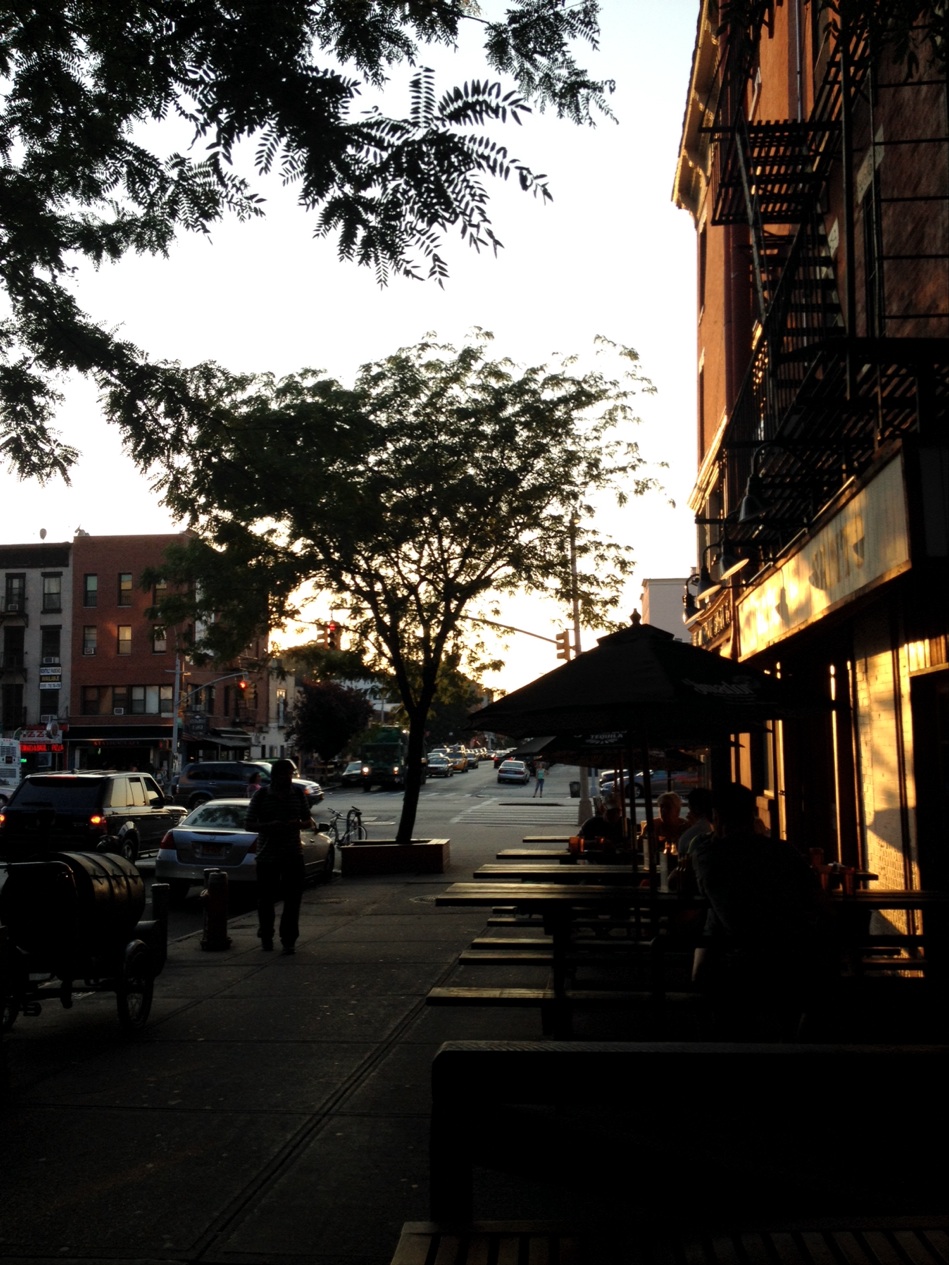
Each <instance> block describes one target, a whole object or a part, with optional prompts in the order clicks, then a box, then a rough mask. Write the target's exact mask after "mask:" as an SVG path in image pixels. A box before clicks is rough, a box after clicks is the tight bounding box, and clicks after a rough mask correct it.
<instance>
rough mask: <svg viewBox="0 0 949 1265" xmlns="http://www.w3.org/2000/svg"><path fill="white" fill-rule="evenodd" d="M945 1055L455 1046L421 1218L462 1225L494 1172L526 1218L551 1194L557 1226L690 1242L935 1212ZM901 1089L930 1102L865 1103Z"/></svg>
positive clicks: (434, 1126) (442, 1062)
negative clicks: (713, 1234) (759, 1228)
mask: <svg viewBox="0 0 949 1265" xmlns="http://www.w3.org/2000/svg"><path fill="white" fill-rule="evenodd" d="M947 1054H949V1047H947V1046H945V1045H938V1046H936V1045H926V1046H893V1045H882V1044H881V1045H870V1046H858V1045H777V1044H769V1045H752V1044H733V1043H731V1044H730V1043H725V1042H714V1043H702V1042H641V1043H630V1042H622V1041H608V1042H586V1041H499V1042H491V1041H458V1042H448V1043H446V1044H445V1045H443V1046H441V1047H440V1049H439V1051H438V1053H437V1054H436V1056H435V1058H434V1060H433V1063H432V1115H431V1134H430V1149H431V1168H430V1174H431V1176H430V1183H431V1185H430V1196H431V1203H430V1213H431V1218H432V1221H433V1222H435V1223H437V1224H452V1225H455V1226H459V1225H464V1226H467V1225H470V1224H472V1222H473V1221H474V1220H475V1214H477V1216H478V1217H479V1218H480V1217H484V1216H490V1215H491V1209H490V1208H481V1207H479V1208H477V1209H476V1208H475V1206H474V1196H475V1182H474V1174H475V1171H476V1170H488V1171H493V1172H495V1173H498V1174H504V1177H503V1189H504V1190H505V1192H511V1193H512V1201H516V1206H518V1207H519V1208H521V1207H522V1208H523V1215H525V1216H526V1217H530V1216H531V1215H532V1214H534V1215H537V1214H538V1212H539V1215H541V1216H544V1215H547V1216H549V1215H551V1214H550V1213H549V1212H548V1211H547V1209H546V1207H545V1208H539V1204H540V1201H541V1196H542V1194H543V1193H544V1192H545V1191H548V1192H550V1196H551V1197H550V1201H549V1202H551V1203H552V1204H553V1205H554V1206H555V1207H556V1208H557V1212H556V1213H554V1214H553V1215H556V1216H560V1215H563V1216H564V1217H566V1218H569V1220H570V1221H571V1223H572V1224H574V1225H577V1224H578V1220H579V1214H580V1213H589V1216H590V1218H591V1219H594V1220H595V1221H596V1223H597V1224H599V1223H600V1222H601V1221H602V1216H603V1215H606V1216H607V1217H612V1218H613V1219H618V1221H619V1223H620V1224H621V1225H622V1224H625V1225H626V1227H627V1229H628V1228H629V1225H630V1224H631V1223H632V1222H633V1221H634V1220H635V1219H636V1218H640V1219H641V1223H643V1222H645V1221H646V1220H650V1219H651V1222H652V1224H653V1226H656V1227H661V1228H664V1229H666V1228H669V1227H671V1228H673V1229H675V1230H682V1232H683V1233H687V1232H691V1231H693V1230H695V1231H699V1230H707V1229H708V1228H709V1227H710V1226H728V1225H730V1224H738V1225H742V1224H744V1225H747V1224H748V1223H749V1221H750V1219H751V1218H753V1219H754V1220H755V1221H756V1222H757V1223H758V1224H759V1225H765V1226H770V1227H771V1228H776V1227H781V1228H783V1229H788V1228H789V1227H790V1225H791V1224H792V1223H796V1224H801V1225H805V1226H806V1225H808V1224H810V1225H812V1226H813V1225H816V1224H817V1222H818V1221H819V1220H820V1219H822V1218H833V1219H835V1221H836V1223H837V1224H838V1225H840V1224H841V1222H842V1220H843V1219H846V1218H848V1217H849V1218H856V1219H861V1218H868V1217H893V1218H903V1219H904V1221H906V1219H907V1218H911V1217H914V1216H928V1215H929V1214H930V1213H931V1212H932V1211H933V1210H938V1211H939V1212H940V1213H941V1212H942V1210H943V1209H944V1207H945V1180H944V1172H943V1168H942V1165H941V1163H940V1162H939V1160H938V1147H939V1145H940V1143H941V1139H942V1138H943V1137H944V1136H945V1131H946V1127H947V1125H949V1111H947V1101H949V1096H947V1092H946V1087H945V1081H944V1078H943V1077H942V1075H941V1068H942V1066H944V1063H945V1059H946V1056H947ZM909 1085H923V1086H925V1101H924V1103H922V1104H917V1106H916V1107H915V1108H911V1109H908V1110H899V1109H895V1110H882V1111H881V1110H878V1109H875V1107H874V1104H876V1103H877V1102H878V1101H879V1096H880V1093H881V1089H882V1088H883V1087H886V1086H894V1087H899V1086H903V1087H906V1086H909ZM897 1092H898V1091H897ZM684 1153H687V1154H688V1158H689V1165H690V1166H691V1170H692V1171H693V1172H695V1173H697V1174H698V1173H700V1174H701V1180H698V1179H697V1180H696V1181H694V1182H692V1183H691V1185H690V1188H689V1195H688V1198H687V1199H685V1198H683V1192H682V1184H681V1181H680V1180H679V1179H678V1178H676V1177H675V1174H677V1173H678V1172H679V1171H680V1168H679V1166H680V1165H681V1163H682V1158H683V1154H684ZM644 1156H646V1157H648V1163H647V1164H644V1163H643V1157H644ZM519 1182H526V1183H527V1186H526V1187H525V1188H524V1190H523V1191H522V1190H521V1187H520V1186H519V1185H518V1183H519ZM531 1191H533V1192H535V1193H534V1194H530V1193H529V1192H531ZM604 1209H605V1210H606V1213H605V1214H604V1213H603V1210H604ZM611 1210H612V1211H611ZM906 1223H907V1224H909V1222H908V1221H907V1222H906ZM943 1224H944V1223H943ZM941 1242H942V1243H943V1244H945V1242H946V1240H945V1238H944V1237H943V1238H942V1240H941ZM432 1259H435V1258H432ZM438 1259H441V1258H438ZM449 1259H452V1260H453V1259H454V1258H449ZM525 1259H526V1258H525ZM627 1259H628V1260H632V1259H634V1258H633V1257H629V1258H627ZM684 1259H685V1258H684ZM698 1259H700V1260H701V1259H705V1258H703V1257H699V1258H698ZM722 1259H729V1260H730V1259H740V1260H744V1259H746V1258H745V1257H744V1256H739V1257H737V1258H732V1257H723V1258H722ZM747 1259H751V1260H755V1259H758V1258H757V1257H755V1256H752V1257H750V1258H747ZM762 1259H765V1258H762ZM767 1259H771V1258H770V1257H768V1258H767ZM774 1259H775V1260H781V1261H782V1262H784V1261H786V1260H788V1259H791V1258H789V1257H787V1256H785V1255H784V1254H782V1253H781V1252H779V1253H778V1254H777V1256H776V1257H774ZM826 1259H827V1260H834V1259H836V1258H835V1257H833V1256H830V1257H827V1258H826ZM855 1259H857V1258H855ZM859 1259H863V1258H859ZM888 1259H892V1260H894V1261H897V1260H898V1261H900V1262H902V1265H905V1261H904V1260H903V1257H901V1256H899V1254H896V1255H891V1256H889V1257H881V1258H880V1260H881V1261H882V1260H888ZM924 1259H925V1260H926V1261H927V1265H934V1262H935V1261H936V1260H939V1259H940V1258H939V1257H938V1256H930V1257H926V1258H924ZM941 1259H942V1260H943V1261H944V1260H946V1259H949V1258H947V1257H945V1256H943V1257H942V1258H941Z"/></svg>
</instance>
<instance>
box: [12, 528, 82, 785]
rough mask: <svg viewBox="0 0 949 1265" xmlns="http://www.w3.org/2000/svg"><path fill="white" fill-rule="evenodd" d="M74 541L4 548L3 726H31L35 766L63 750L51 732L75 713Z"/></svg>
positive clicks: (48, 762) (51, 760)
mask: <svg viewBox="0 0 949 1265" xmlns="http://www.w3.org/2000/svg"><path fill="white" fill-rule="evenodd" d="M70 567H71V562H70V545H69V543H68V542H65V543H59V544H54V543H53V542H50V543H46V542H45V541H44V542H41V543H39V544H22V545H0V728H2V730H3V733H4V734H8V735H9V734H12V733H13V732H14V731H17V730H21V729H24V728H26V729H28V730H29V731H30V735H29V738H30V739H31V741H29V743H28V745H29V746H30V747H32V748H35V750H31V751H30V752H29V753H28V754H29V755H30V756H32V757H35V758H34V759H33V760H31V761H30V763H31V764H32V765H33V766H35V767H51V765H52V763H54V761H55V759H57V758H58V757H59V755H60V753H61V751H62V746H61V743H60V742H59V741H58V735H56V736H55V740H53V737H52V736H51V735H47V734H46V732H45V730H46V729H47V727H49V728H50V730H51V731H52V730H53V729H54V727H55V726H56V725H57V722H58V721H59V719H60V718H61V717H62V716H63V714H64V712H66V711H67V710H68V702H69V689H70V663H71V633H72V629H71V625H70V621H69V607H70V592H71V584H72V580H71V569H70Z"/></svg>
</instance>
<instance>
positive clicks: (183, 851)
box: [155, 799, 336, 900]
mask: <svg viewBox="0 0 949 1265" xmlns="http://www.w3.org/2000/svg"><path fill="white" fill-rule="evenodd" d="M246 817H247V800H246V799H211V800H207V801H206V802H205V803H203V804H199V805H198V807H197V808H195V809H194V810H193V811H192V812H190V813H189V814H188V815H187V817H185V819H184V821H182V822H180V823H179V824H178V825H177V826H174V827H173V828H172V829H171V830H169V831H168V832H167V833H166V834H165V836H164V838H163V839H162V840H161V846H160V847H159V849H158V856H157V857H156V859H155V879H156V881H157V882H159V883H167V884H168V885H169V887H170V888H171V894H172V896H173V897H174V898H175V899H176V900H182V899H183V898H184V897H185V896H186V895H187V894H188V890H189V888H191V887H192V886H193V885H194V884H195V883H203V882H204V871H205V870H207V869H210V868H211V867H213V868H214V869H218V870H224V872H225V873H226V874H227V877H228V881H229V882H231V883H255V882H256V881H257V834H256V833H255V832H254V831H253V830H245V829H244V820H245V818H246ZM301 838H302V841H303V864H304V866H305V868H306V876H307V878H308V879H320V880H322V881H324V882H329V880H330V879H331V878H332V877H333V868H334V866H335V864H336V848H335V846H334V844H333V841H332V839H330V837H329V835H325V834H323V833H322V831H319V830H317V829H316V828H315V827H314V829H312V830H304V831H302V833H301Z"/></svg>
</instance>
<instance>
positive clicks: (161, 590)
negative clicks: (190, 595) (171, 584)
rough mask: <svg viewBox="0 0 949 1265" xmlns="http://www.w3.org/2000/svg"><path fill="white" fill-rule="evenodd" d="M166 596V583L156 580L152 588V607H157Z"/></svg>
mask: <svg viewBox="0 0 949 1265" xmlns="http://www.w3.org/2000/svg"><path fill="white" fill-rule="evenodd" d="M167 596H168V581H167V580H165V579H161V578H159V579H157V580H156V581H155V583H154V585H153V587H152V605H153V606H159V605H160V604H161V603H162V602H163V601H164V600H165V598H166V597H167Z"/></svg>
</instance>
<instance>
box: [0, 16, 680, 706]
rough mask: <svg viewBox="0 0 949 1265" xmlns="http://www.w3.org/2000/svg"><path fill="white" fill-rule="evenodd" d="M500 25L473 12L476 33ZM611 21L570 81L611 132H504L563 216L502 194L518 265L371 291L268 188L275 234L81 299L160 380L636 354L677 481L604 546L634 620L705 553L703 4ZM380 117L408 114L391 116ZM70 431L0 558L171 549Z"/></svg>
mask: <svg viewBox="0 0 949 1265" xmlns="http://www.w3.org/2000/svg"><path fill="white" fill-rule="evenodd" d="M501 8H502V4H501V2H500V0H482V11H483V12H484V13H485V14H491V13H492V12H494V11H496V10H500V9H501ZM601 8H602V21H601V25H602V45H601V50H600V52H599V53H598V54H595V55H593V54H591V55H589V56H587V55H586V52H585V51H581V53H580V54H579V60H580V61H581V64H585V65H586V66H587V68H588V69H589V70H590V71H591V73H592V74H593V75H594V76H596V77H600V78H606V77H610V78H614V79H615V80H616V83H617V90H616V93H615V95H614V97H613V98H612V106H613V109H614V111H615V113H616V115H617V117H618V119H619V124H618V125H616V124H613V123H611V122H610V121H608V120H606V121H603V122H601V123H600V124H599V125H598V126H597V128H596V129H595V130H590V129H579V128H575V127H573V126H572V125H570V124H568V123H561V122H558V121H557V120H556V119H555V118H553V117H552V116H550V115H534V116H532V117H531V118H529V120H528V121H527V122H526V123H525V125H524V126H523V127H520V128H518V127H516V126H511V125H508V127H507V128H506V129H504V133H503V136H502V139H503V141H504V143H505V144H506V145H507V146H508V149H509V151H510V152H511V154H512V155H514V156H516V157H518V158H520V159H521V160H523V161H524V162H525V163H526V164H527V165H528V166H529V167H531V168H532V169H533V170H534V171H535V172H544V173H546V174H547V175H548V177H549V180H550V187H551V190H552V192H553V196H554V201H553V202H552V203H547V204H546V205H544V204H542V203H541V202H539V201H536V200H534V199H532V198H530V197H528V196H526V195H524V194H523V193H521V192H520V190H519V189H518V188H516V187H515V186H512V187H510V188H509V187H507V186H506V185H503V186H502V185H496V184H495V185H491V186H489V192H490V195H491V201H492V207H491V216H492V223H493V227H494V230H495V232H496V234H497V236H498V237H499V238H500V240H501V241H502V242H503V243H504V247H505V249H504V250H503V251H502V252H500V254H499V255H498V256H497V257H494V256H492V255H490V254H482V255H478V254H476V253H475V252H473V251H471V250H469V249H468V248H467V247H465V246H463V245H462V244H461V243H459V242H456V241H452V242H450V243H449V249H448V261H449V266H450V269H451V277H450V279H449V281H448V283H447V285H446V287H445V289H444V290H439V289H438V288H437V287H436V286H434V285H431V284H428V283H419V282H409V281H401V280H397V281H394V282H392V283H391V284H390V286H389V287H388V289H386V290H379V289H378V288H377V287H376V285H375V282H374V280H373V277H372V275H371V273H370V272H368V271H367V270H365V269H357V268H356V267H355V266H354V265H350V264H342V263H339V262H337V260H336V257H335V249H334V245H333V243H332V242H331V241H315V240H314V239H313V238H312V237H311V229H310V226H309V224H308V221H307V218H306V216H305V215H304V213H303V212H302V211H299V210H297V209H296V206H295V203H294V201H293V197H292V192H291V193H290V194H289V195H288V193H286V192H284V191H283V190H281V188H280V187H279V185H277V186H276V187H266V188H265V189H264V190H263V191H264V192H265V194H266V196H267V199H268V205H269V206H270V208H271V209H270V213H269V215H268V217H267V219H265V220H263V221H260V222H256V223H252V224H243V225H241V224H237V223H228V224H223V225H221V226H219V227H218V228H216V229H215V230H214V232H213V233H212V235H211V237H210V238H206V237H205V238H199V237H195V236H191V237H185V236H182V238H181V239H180V241H179V243H178V245H177V246H176V247H175V249H174V251H173V253H172V255H171V257H170V258H169V259H167V260H161V259H144V260H141V259H127V260H123V261H122V262H121V263H119V264H117V265H114V266H109V267H106V268H104V269H103V270H102V271H101V272H100V273H98V274H92V273H83V274H82V275H81V276H80V277H79V279H78V280H77V290H76V293H77V298H78V301H79V303H80V306H82V307H84V308H85V309H86V310H87V311H89V312H90V313H92V314H93V315H95V316H97V317H99V318H101V319H104V320H106V321H107V322H108V323H109V324H110V325H116V326H119V327H120V329H121V332H122V334H123V335H124V336H126V337H128V338H129V339H130V340H131V341H133V342H135V343H137V344H139V345H140V346H142V347H144V348H146V349H147V350H148V352H149V353H150V355H151V356H152V357H153V358H156V359H163V358H167V359H176V360H180V361H182V362H184V363H188V364H193V363H196V362H198V361H202V360H208V359H213V360H217V361H219V362H220V363H222V364H224V365H226V366H227V367H229V368H231V369H234V370H243V371H248V370H250V371H254V370H272V371H274V372H275V373H278V374H281V373H288V372H292V371H294V370H296V369H299V368H301V367H303V366H305V365H309V366H314V367H316V368H320V369H323V370H325V371H326V372H328V373H329V374H331V375H332V376H334V377H337V378H339V379H341V380H342V381H344V382H346V381H350V380H351V379H352V377H353V375H354V371H355V370H356V368H357V366H358V365H360V364H363V363H365V362H367V361H370V360H375V359H379V358H381V357H383V356H385V355H387V354H388V353H389V352H391V351H393V350H395V349H396V348H397V347H399V346H404V345H407V344H410V343H413V342H416V341H418V340H419V339H421V338H422V336H423V335H424V334H425V333H426V332H428V331H430V330H433V331H436V332H437V333H438V335H439V336H440V337H442V338H445V339H449V340H451V341H455V342H457V341H459V340H461V339H463V338H464V336H465V333H466V331H468V330H470V329H471V328H472V327H474V326H480V327H482V328H484V329H488V330H491V331H492V332H493V334H494V335H495V342H494V345H493V349H492V354H494V355H496V356H498V357H501V356H509V357H511V358H512V359H513V360H515V361H517V362H519V363H524V364H527V363H538V362H541V361H543V360H546V359H547V358H548V357H549V356H550V355H551V353H553V352H564V353H576V354H578V355H579V356H580V357H581V361H583V360H585V359H586V357H587V354H588V353H592V345H593V339H594V337H595V336H596V335H597V334H603V335H605V336H606V337H608V338H610V339H613V340H614V341H616V342H619V343H624V344H628V345H630V346H633V347H635V348H636V350H637V351H638V352H639V354H640V357H641V361H642V366H643V369H644V371H645V373H646V374H647V375H648V376H649V377H650V378H651V379H652V381H653V382H654V383H655V385H656V387H657V389H658V393H657V395H656V396H655V397H644V398H643V401H642V407H641V409H640V413H641V416H642V417H643V419H644V420H643V425H642V426H641V427H640V428H639V433H638V435H637V438H638V441H639V443H640V447H641V449H642V451H643V453H644V454H645V455H646V456H647V457H648V458H649V459H650V460H653V461H657V462H658V461H665V462H667V463H668V464H669V467H670V468H669V470H668V471H666V472H664V478H665V481H666V486H667V488H668V493H669V495H670V496H671V497H673V498H674V499H675V501H676V502H677V506H678V508H677V509H676V510H672V509H670V508H669V507H668V506H667V504H666V501H665V499H664V498H663V497H660V496H654V497H650V498H648V500H640V501H637V502H635V503H634V504H633V505H632V506H631V507H629V508H627V509H625V510H624V511H622V513H619V514H617V515H615V517H614V516H613V515H611V517H610V526H609V530H610V531H611V533H612V534H613V535H615V536H617V537H621V538H623V539H625V540H627V541H628V542H631V543H632V545H633V547H634V550H635V555H636V575H635V579H634V581H633V582H632V584H631V585H630V589H629V601H628V603H627V606H628V610H624V611H623V614H624V615H625V614H628V613H629V610H631V609H632V607H633V606H634V605H638V601H639V592H640V588H641V584H642V580H643V579H646V578H650V577H668V576H676V575H681V576H684V575H686V574H687V573H688V570H689V566H690V562H691V559H692V556H693V552H694V529H693V527H692V524H691V515H690V514H689V512H688V510H687V509H686V507H685V498H686V496H687V495H688V491H689V489H690V488H691V485H692V481H693V479H694V475H695V453H696V441H695V372H694V366H695V332H694V331H695V279H694V278H695V261H694V251H695V247H694V232H693V228H692V224H691V221H690V219H689V217H688V216H687V214H686V213H685V212H683V211H677V210H676V209H675V208H674V207H673V206H672V203H671V190H672V182H673V176H674V173H675V164H676V156H677V147H678V141H679V134H680V128H681V122H682V116H683V112H684V109H685V103H686V92H687V88H688V82H689V70H690V61H691V53H692V46H693V42H694V38H695V24H696V17H697V9H698V3H697V0H664V2H663V3H662V4H656V3H655V2H654V0H602V4H601ZM426 60H428V61H430V62H431V64H433V65H435V66H436V68H437V69H438V74H439V79H438V84H439V85H444V86H445V87H448V86H450V85H451V84H452V83H454V82H460V81H462V80H464V79H465V78H473V77H476V76H481V75H483V73H484V71H483V65H482V64H481V63H480V62H478V61H476V60H475V58H474V57H473V56H472V55H466V54H459V55H456V56H455V57H454V58H453V59H452V58H449V59H447V60H445V59H442V58H440V59H439V60H438V61H437V62H435V61H432V59H430V58H426ZM389 108H390V110H391V111H392V112H393V113H395V112H397V105H396V102H394V101H393V102H391V104H390V107H389ZM402 108H403V103H402V101H401V100H400V101H399V102H398V109H399V110H401V109H402ZM405 108H407V105H406V106H405ZM60 426H61V429H62V431H63V432H64V434H65V436H66V437H67V438H68V440H69V441H70V442H71V443H73V444H74V445H75V446H76V447H78V448H79V449H80V450H81V451H82V453H83V457H82V461H81V463H80V465H79V467H78V469H77V470H76V471H75V473H74V476H73V480H72V486H71V487H70V488H64V487H63V485H62V484H61V483H57V484H52V485H49V486H47V487H46V488H40V487H38V486H36V485H32V484H23V483H19V482H17V481H16V480H14V479H13V478H12V476H10V475H9V474H5V475H4V476H3V489H4V490H3V496H2V498H0V542H3V543H12V542H20V541H29V540H37V539H39V535H40V531H41V530H45V533H46V539H47V540H69V539H71V538H72V536H73V535H74V533H75V531H76V529H77V528H80V527H81V528H83V529H84V530H85V531H88V532H90V533H92V534H93V535H107V534H120V533H140V532H160V531H170V530H175V529H176V524H174V523H173V522H172V521H171V519H170V518H169V517H168V515H167V514H166V513H165V511H164V510H163V509H162V507H161V506H160V505H159V503H158V501H157V499H156V498H155V496H154V495H153V494H152V493H151V491H150V489H149V487H148V484H147V482H146V481H145V480H144V479H143V478H142V477H141V476H139V475H138V474H136V472H135V470H134V468H133V467H132V466H131V464H130V463H129V462H128V461H127V460H126V459H125V458H124V457H123V456H122V454H121V451H120V445H119V440H118V437H117V434H116V433H115V432H114V431H113V430H112V429H111V428H107V427H106V426H105V425H104V424H103V423H102V422H101V420H100V418H99V414H98V411H97V407H96V400H95V393H94V391H91V390H89V389H88V388H87V387H84V386H82V385H79V386H70V388H69V390H68V393H67V404H66V407H65V408H64V409H63V413H62V417H61V422H60ZM469 526H470V525H469ZM565 616H566V612H564V616H563V617H561V616H560V615H558V612H556V611H550V610H542V609H541V608H537V607H532V606H531V605H530V604H529V603H526V604H524V606H523V607H519V608H517V618H516V619H515V618H513V616H512V617H511V618H512V622H514V623H516V624H517V625H518V626H519V627H527V628H530V629H531V630H532V631H536V632H538V633H540V634H542V635H544V636H548V637H553V635H554V632H555V631H556V629H557V627H559V626H563V622H564V618H565ZM588 636H589V634H588ZM506 653H507V656H508V662H509V670H508V671H507V672H506V673H505V674H504V676H503V677H502V678H501V680H500V682H498V681H494V682H492V683H493V684H498V683H500V684H502V685H503V686H505V687H506V688H513V687H515V686H517V685H520V684H522V683H524V681H526V680H529V679H531V678H532V677H534V676H536V675H537V674H538V673H539V672H543V671H546V670H548V669H549V668H553V667H555V666H556V659H555V657H554V649H553V647H552V646H545V645H544V644H543V643H541V642H538V641H533V640H532V639H530V638H526V637H515V638H513V639H512V640H511V642H510V643H509V646H508V649H507V652H506Z"/></svg>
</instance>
